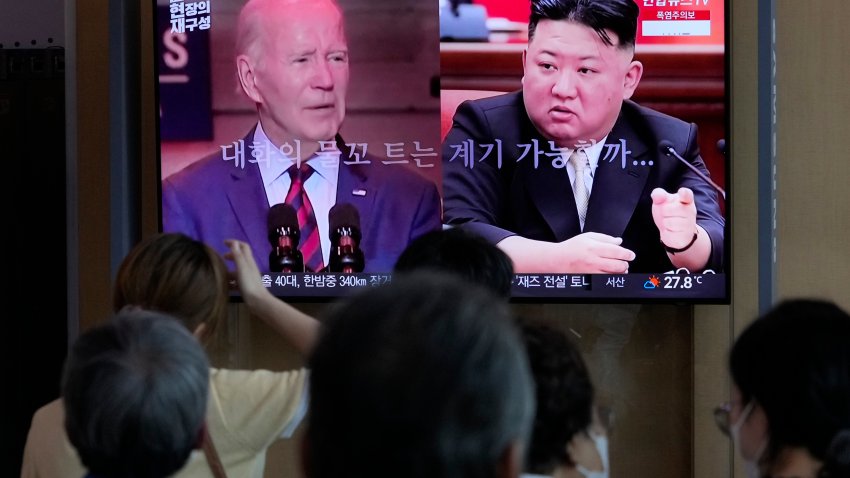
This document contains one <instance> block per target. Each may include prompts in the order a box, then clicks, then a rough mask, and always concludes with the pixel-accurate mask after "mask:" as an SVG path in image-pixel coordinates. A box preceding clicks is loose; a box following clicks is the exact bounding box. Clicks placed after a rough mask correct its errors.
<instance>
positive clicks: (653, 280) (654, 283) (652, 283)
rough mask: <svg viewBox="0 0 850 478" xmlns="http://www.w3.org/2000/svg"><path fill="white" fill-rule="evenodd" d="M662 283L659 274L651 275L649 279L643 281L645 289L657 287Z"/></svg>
mask: <svg viewBox="0 0 850 478" xmlns="http://www.w3.org/2000/svg"><path fill="white" fill-rule="evenodd" d="M660 285H661V281H660V280H659V279H658V276H649V280H648V281H646V282H644V283H643V288H644V289H655V288H657V287H658V286H660Z"/></svg>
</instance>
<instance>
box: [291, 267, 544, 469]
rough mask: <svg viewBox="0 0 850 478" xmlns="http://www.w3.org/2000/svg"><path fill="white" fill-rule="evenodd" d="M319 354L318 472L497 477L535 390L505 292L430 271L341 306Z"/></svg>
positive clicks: (314, 435) (314, 459)
mask: <svg viewBox="0 0 850 478" xmlns="http://www.w3.org/2000/svg"><path fill="white" fill-rule="evenodd" d="M325 324H326V327H325V329H324V330H323V332H322V335H321V336H320V338H319V341H318V344H317V345H316V348H315V351H314V352H313V355H312V357H311V358H310V361H309V368H310V370H311V371H310V415H309V419H308V420H309V423H308V427H307V443H308V446H307V455H306V462H305V469H306V470H308V474H309V476H311V477H313V478H330V477H338V476H349V477H372V476H405V477H409V478H432V477H441V478H461V477H463V478H467V477H469V478H491V477H494V476H496V475H495V473H496V471H497V469H498V464H499V462H500V459H501V458H502V457H503V455H504V453H505V452H506V451H507V450H508V448H509V447H510V445H511V444H512V443H514V442H519V443H521V444H523V445H525V444H527V438H528V433H529V432H530V429H531V422H532V419H533V415H534V391H533V386H532V381H531V376H530V373H529V370H528V362H527V358H526V355H525V350H524V348H523V346H522V342H521V341H520V338H519V336H518V333H517V330H516V328H515V326H514V324H513V322H512V317H511V315H510V312H509V310H508V307H507V304H506V303H505V302H504V301H501V300H497V299H496V298H495V296H494V295H493V294H491V293H489V292H487V291H486V290H484V289H483V288H481V287H479V286H476V285H474V284H469V283H465V282H463V281H462V280H461V279H458V278H457V277H455V276H452V275H450V274H446V273H437V272H431V271H423V272H415V273H410V274H407V275H405V276H403V277H399V278H393V281H392V283H391V284H388V285H385V286H380V287H377V288H374V289H369V290H366V291H364V292H360V293H358V294H357V295H355V296H352V297H351V298H349V299H348V300H346V301H344V302H343V303H342V305H340V306H337V307H335V308H334V310H333V311H332V313H331V314H330V316H329V317H327V319H326V322H325Z"/></svg>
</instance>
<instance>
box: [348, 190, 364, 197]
mask: <svg viewBox="0 0 850 478" xmlns="http://www.w3.org/2000/svg"><path fill="white" fill-rule="evenodd" d="M351 195H352V196H360V197H363V196H365V195H366V190H365V189H359V188H358V189H355V190H353V191H351Z"/></svg>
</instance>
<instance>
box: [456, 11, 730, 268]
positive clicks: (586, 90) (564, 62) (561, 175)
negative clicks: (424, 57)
mask: <svg viewBox="0 0 850 478" xmlns="http://www.w3.org/2000/svg"><path fill="white" fill-rule="evenodd" d="M637 17H638V6H637V5H636V4H635V3H634V1H633V0H596V1H588V0H532V5H531V19H530V22H529V43H528V48H527V49H526V51H525V52H524V53H523V67H524V75H523V79H522V85H523V88H522V91H519V92H514V93H509V94H505V95H500V96H495V97H490V98H485V99H481V100H475V101H468V102H465V103H463V104H462V105H461V106H460V107H459V108H458V110H457V113H456V114H455V117H454V122H453V125H452V129H451V130H450V131H449V133H448V134H447V136H446V138H445V140H444V143H443V194H444V209H445V211H444V220H445V222H446V223H448V224H450V225H462V226H463V227H465V228H468V229H471V230H473V231H475V232H477V233H479V234H482V235H484V236H485V237H487V238H488V239H489V240H490V241H492V242H493V243H495V244H497V245H498V246H499V247H500V248H502V249H503V250H505V251H506V252H507V253H508V255H509V256H511V259H512V260H513V262H514V266H515V269H516V271H517V272H549V273H553V272H561V273H624V272H664V271H668V270H671V269H677V268H681V267H684V268H687V269H688V270H690V271H691V272H698V271H702V270H705V269H713V270H714V271H719V270H721V269H722V267H723V263H724V261H723V244H724V219H723V216H722V215H721V213H720V208H719V205H718V202H717V201H718V198H717V192H716V191H715V190H714V189H713V188H712V187H711V186H710V185H708V184H706V183H705V182H704V181H702V180H701V179H700V177H699V176H698V175H697V174H695V173H693V172H692V171H691V169H689V168H687V167H685V166H684V165H682V164H680V163H678V162H677V161H676V160H675V159H672V158H668V157H665V156H664V155H662V154H661V153H660V152H659V147H658V145H659V142H661V141H665V140H666V141H670V142H671V143H672V146H673V148H674V149H675V150H676V151H678V152H679V154H681V155H682V156H684V158H685V159H686V160H687V161H689V162H690V163H691V164H692V165H693V166H694V167H696V168H697V169H699V170H702V172H703V173H705V175H706V176H707V175H708V171H707V170H706V168H705V164H704V163H703V161H702V159H701V158H700V156H699V149H698V147H697V131H696V126H695V125H693V124H688V123H685V122H683V121H681V120H678V119H676V118H672V117H670V116H667V115H664V114H661V113H659V112H657V111H653V110H650V109H648V108H643V107H641V106H638V105H636V104H635V103H632V102H631V101H629V98H630V97H631V96H632V94H633V93H634V91H635V89H636V88H637V85H638V83H639V82H640V78H641V76H642V73H643V65H642V64H641V63H640V62H638V61H635V60H634V45H635V36H636V29H637ZM470 152H473V153H474V155H473V156H472V157H470V154H469V153H470ZM485 154H487V156H486V157H485V156H484V155H485Z"/></svg>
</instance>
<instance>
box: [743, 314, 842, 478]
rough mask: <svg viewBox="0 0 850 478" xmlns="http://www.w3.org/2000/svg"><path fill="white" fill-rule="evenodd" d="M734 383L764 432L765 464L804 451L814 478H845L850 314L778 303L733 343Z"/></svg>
mask: <svg viewBox="0 0 850 478" xmlns="http://www.w3.org/2000/svg"><path fill="white" fill-rule="evenodd" d="M729 363H730V371H731V374H732V379H733V380H734V381H735V384H736V385H737V387H738V389H739V390H740V391H741V397H742V400H743V403H744V404H746V403H749V401H750V400H753V399H754V400H756V403H758V405H759V406H760V407H761V408H762V409H763V410H764V413H765V415H766V416H767V421H768V426H769V442H768V447H767V451H766V453H767V456H766V459H767V461H768V462H769V463H774V462H775V460H776V459H777V457H778V456H779V453H780V452H781V451H782V450H783V449H784V448H786V447H804V448H806V449H807V450H808V451H809V453H811V454H812V456H813V457H815V458H816V459H818V460H820V461H822V462H823V463H824V465H823V468H822V469H821V472H820V474H819V475H818V476H819V477H833V478H834V477H847V476H850V315H848V314H847V313H846V312H845V311H843V310H841V309H840V308H838V307H837V306H836V305H834V304H832V303H829V302H825V301H820V300H804V299H795V300H788V301H785V302H782V303H780V304H779V305H777V306H776V307H775V308H773V309H772V310H771V311H769V312H768V313H767V314H766V315H764V316H763V317H761V318H760V319H758V320H756V321H755V322H753V323H752V324H751V325H750V326H749V327H748V328H747V329H746V330H745V331H744V332H743V333H742V334H741V336H740V337H739V338H738V339H737V340H736V341H735V344H734V345H733V347H732V351H731V355H730V362H729Z"/></svg>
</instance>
